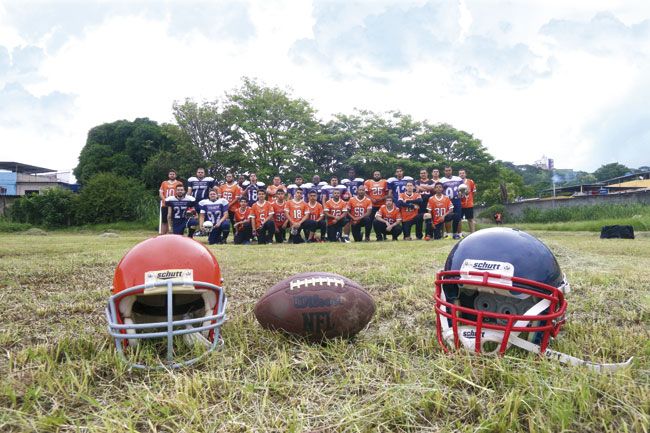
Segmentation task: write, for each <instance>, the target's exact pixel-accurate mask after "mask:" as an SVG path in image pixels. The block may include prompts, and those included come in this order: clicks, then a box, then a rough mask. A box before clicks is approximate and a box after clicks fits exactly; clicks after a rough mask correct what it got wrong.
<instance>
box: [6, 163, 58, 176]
mask: <svg viewBox="0 0 650 433" xmlns="http://www.w3.org/2000/svg"><path fill="white" fill-rule="evenodd" d="M0 170H9V171H13V172H15V173H27V174H37V173H54V172H56V170H53V169H51V168H45V167H38V166H35V165H29V164H23V163H22V162H14V161H0Z"/></svg>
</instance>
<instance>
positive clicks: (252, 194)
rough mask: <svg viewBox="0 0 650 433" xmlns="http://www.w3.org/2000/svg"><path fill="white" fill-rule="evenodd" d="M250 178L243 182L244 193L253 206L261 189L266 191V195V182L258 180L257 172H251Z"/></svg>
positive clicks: (249, 203)
mask: <svg viewBox="0 0 650 433" xmlns="http://www.w3.org/2000/svg"><path fill="white" fill-rule="evenodd" d="M248 178H249V180H247V181H246V182H244V183H243V186H244V192H243V195H244V196H245V197H246V199H247V200H248V205H249V206H251V207H252V206H253V204H254V203H255V202H257V194H258V193H259V192H260V191H265V194H264V196H265V197H266V188H265V186H266V185H264V182H260V181H258V180H257V174H255V173H251V174H249V175H248Z"/></svg>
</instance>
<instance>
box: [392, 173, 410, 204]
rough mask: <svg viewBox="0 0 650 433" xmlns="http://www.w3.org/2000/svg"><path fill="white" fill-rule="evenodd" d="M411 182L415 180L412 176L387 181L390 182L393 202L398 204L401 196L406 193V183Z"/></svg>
mask: <svg viewBox="0 0 650 433" xmlns="http://www.w3.org/2000/svg"><path fill="white" fill-rule="evenodd" d="M409 180H411V181H412V180H413V178H412V177H411V176H404V177H403V178H401V179H398V178H396V177H391V178H388V179H387V182H388V189H390V190H391V191H392V193H393V202H394V203H397V201H398V200H399V195H400V194H401V193H403V192H405V191H406V183H407V182H408V181H409Z"/></svg>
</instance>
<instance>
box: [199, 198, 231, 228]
mask: <svg viewBox="0 0 650 433" xmlns="http://www.w3.org/2000/svg"><path fill="white" fill-rule="evenodd" d="M199 205H200V206H201V213H202V214H205V219H206V221H210V222H212V224H216V223H217V222H218V221H219V220H220V219H221V218H222V217H223V216H224V215H225V214H227V213H228V201H227V200H225V199H223V198H220V199H217V200H215V201H212V200H210V199H208V200H201V202H199Z"/></svg>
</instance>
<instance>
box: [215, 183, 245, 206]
mask: <svg viewBox="0 0 650 433" xmlns="http://www.w3.org/2000/svg"><path fill="white" fill-rule="evenodd" d="M219 193H220V194H221V198H223V199H224V200H226V201H227V202H228V210H230V211H231V212H234V211H235V209H236V208H238V207H239V203H238V201H239V198H240V197H241V195H242V189H241V188H240V187H239V185H238V184H237V182H233V183H232V185H228V184H227V183H224V184H223V185H221V186H220V187H219Z"/></svg>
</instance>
